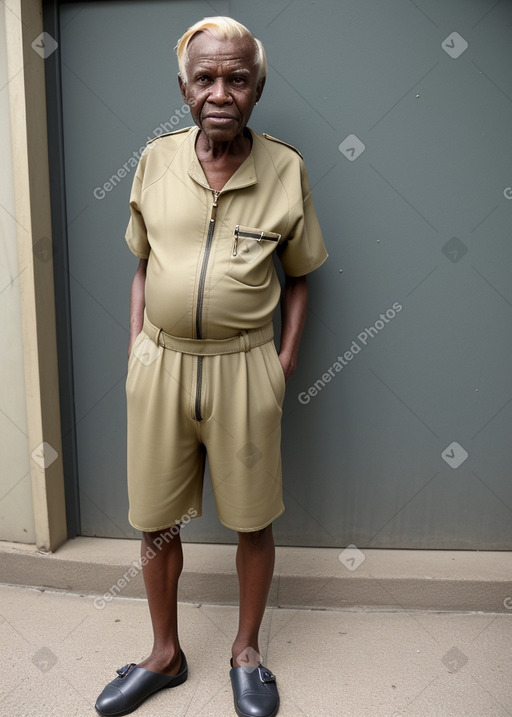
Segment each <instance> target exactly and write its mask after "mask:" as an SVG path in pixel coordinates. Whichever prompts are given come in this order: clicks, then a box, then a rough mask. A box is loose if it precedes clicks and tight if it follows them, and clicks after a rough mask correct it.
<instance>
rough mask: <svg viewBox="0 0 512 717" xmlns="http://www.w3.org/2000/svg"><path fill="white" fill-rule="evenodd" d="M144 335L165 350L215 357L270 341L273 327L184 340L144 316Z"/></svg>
mask: <svg viewBox="0 0 512 717" xmlns="http://www.w3.org/2000/svg"><path fill="white" fill-rule="evenodd" d="M142 329H143V331H144V333H145V334H146V335H147V336H149V338H150V339H152V340H153V341H154V342H155V344H157V345H158V346H163V347H164V348H165V349H171V350H173V351H179V352H180V353H183V354H193V355H194V356H217V355H218V354H235V353H239V352H240V351H245V352H247V351H250V350H251V349H253V348H255V347H256V346H262V345H263V344H266V343H268V342H269V341H272V339H273V338H274V326H273V324H272V322H270V323H269V324H267V325H266V326H262V327H261V328H259V329H249V330H248V331H241V332H240V333H239V334H237V335H236V336H233V337H232V338H229V339H186V338H182V337H181V336H171V334H167V333H166V332H165V331H163V330H162V329H159V328H157V327H156V326H153V324H152V323H151V321H150V320H149V319H148V317H147V316H146V315H145V316H144V325H143V327H142Z"/></svg>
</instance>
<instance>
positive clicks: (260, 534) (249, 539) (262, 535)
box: [238, 524, 272, 545]
mask: <svg viewBox="0 0 512 717" xmlns="http://www.w3.org/2000/svg"><path fill="white" fill-rule="evenodd" d="M271 533H272V524H270V525H267V527H266V528H262V529H261V530H251V531H250V532H246V533H238V540H239V541H240V542H245V543H248V544H249V545H259V544H261V543H262V542H264V541H266V540H267V538H268V537H269V536H270V535H271Z"/></svg>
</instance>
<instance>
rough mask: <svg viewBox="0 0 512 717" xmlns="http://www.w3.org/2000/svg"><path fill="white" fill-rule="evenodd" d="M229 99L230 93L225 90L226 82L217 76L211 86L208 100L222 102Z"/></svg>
mask: <svg viewBox="0 0 512 717" xmlns="http://www.w3.org/2000/svg"><path fill="white" fill-rule="evenodd" d="M230 99H231V95H230V94H229V92H228V90H227V87H226V83H225V82H224V80H223V79H222V78H220V77H219V78H218V79H216V80H215V82H214V83H213V85H212V86H211V89H210V100H211V101H212V102H216V103H222V104H224V103H225V102H229V101H230Z"/></svg>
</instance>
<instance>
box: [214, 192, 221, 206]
mask: <svg viewBox="0 0 512 717" xmlns="http://www.w3.org/2000/svg"><path fill="white" fill-rule="evenodd" d="M212 191H213V206H214V207H216V206H217V199H218V198H219V194H220V192H219V191H218V190H217V189H214V190H212Z"/></svg>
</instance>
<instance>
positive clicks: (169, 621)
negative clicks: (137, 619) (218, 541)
mask: <svg viewBox="0 0 512 717" xmlns="http://www.w3.org/2000/svg"><path fill="white" fill-rule="evenodd" d="M173 532H174V531H173ZM163 536H165V537H166V538H167V542H166V540H165V539H164V537H163ZM153 553H155V555H153ZM141 556H146V558H147V562H146V564H145V565H144V566H143V569H142V570H143V577H144V585H145V587H146V594H147V597H148V605H149V613H150V616H151V623H152V626H153V650H152V652H151V654H150V655H149V657H147V658H146V659H145V660H143V661H142V662H140V663H139V665H138V667H143V668H144V669H146V670H151V671H152V672H161V673H163V674H165V675H176V674H177V673H178V672H179V670H180V666H181V655H180V643H179V638H178V580H179V577H180V575H181V571H182V569H183V550H182V547H181V537H180V534H179V532H178V533H177V534H175V535H171V533H170V531H169V529H168V528H167V529H166V530H162V531H159V532H156V533H143V534H142V546H141Z"/></svg>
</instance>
